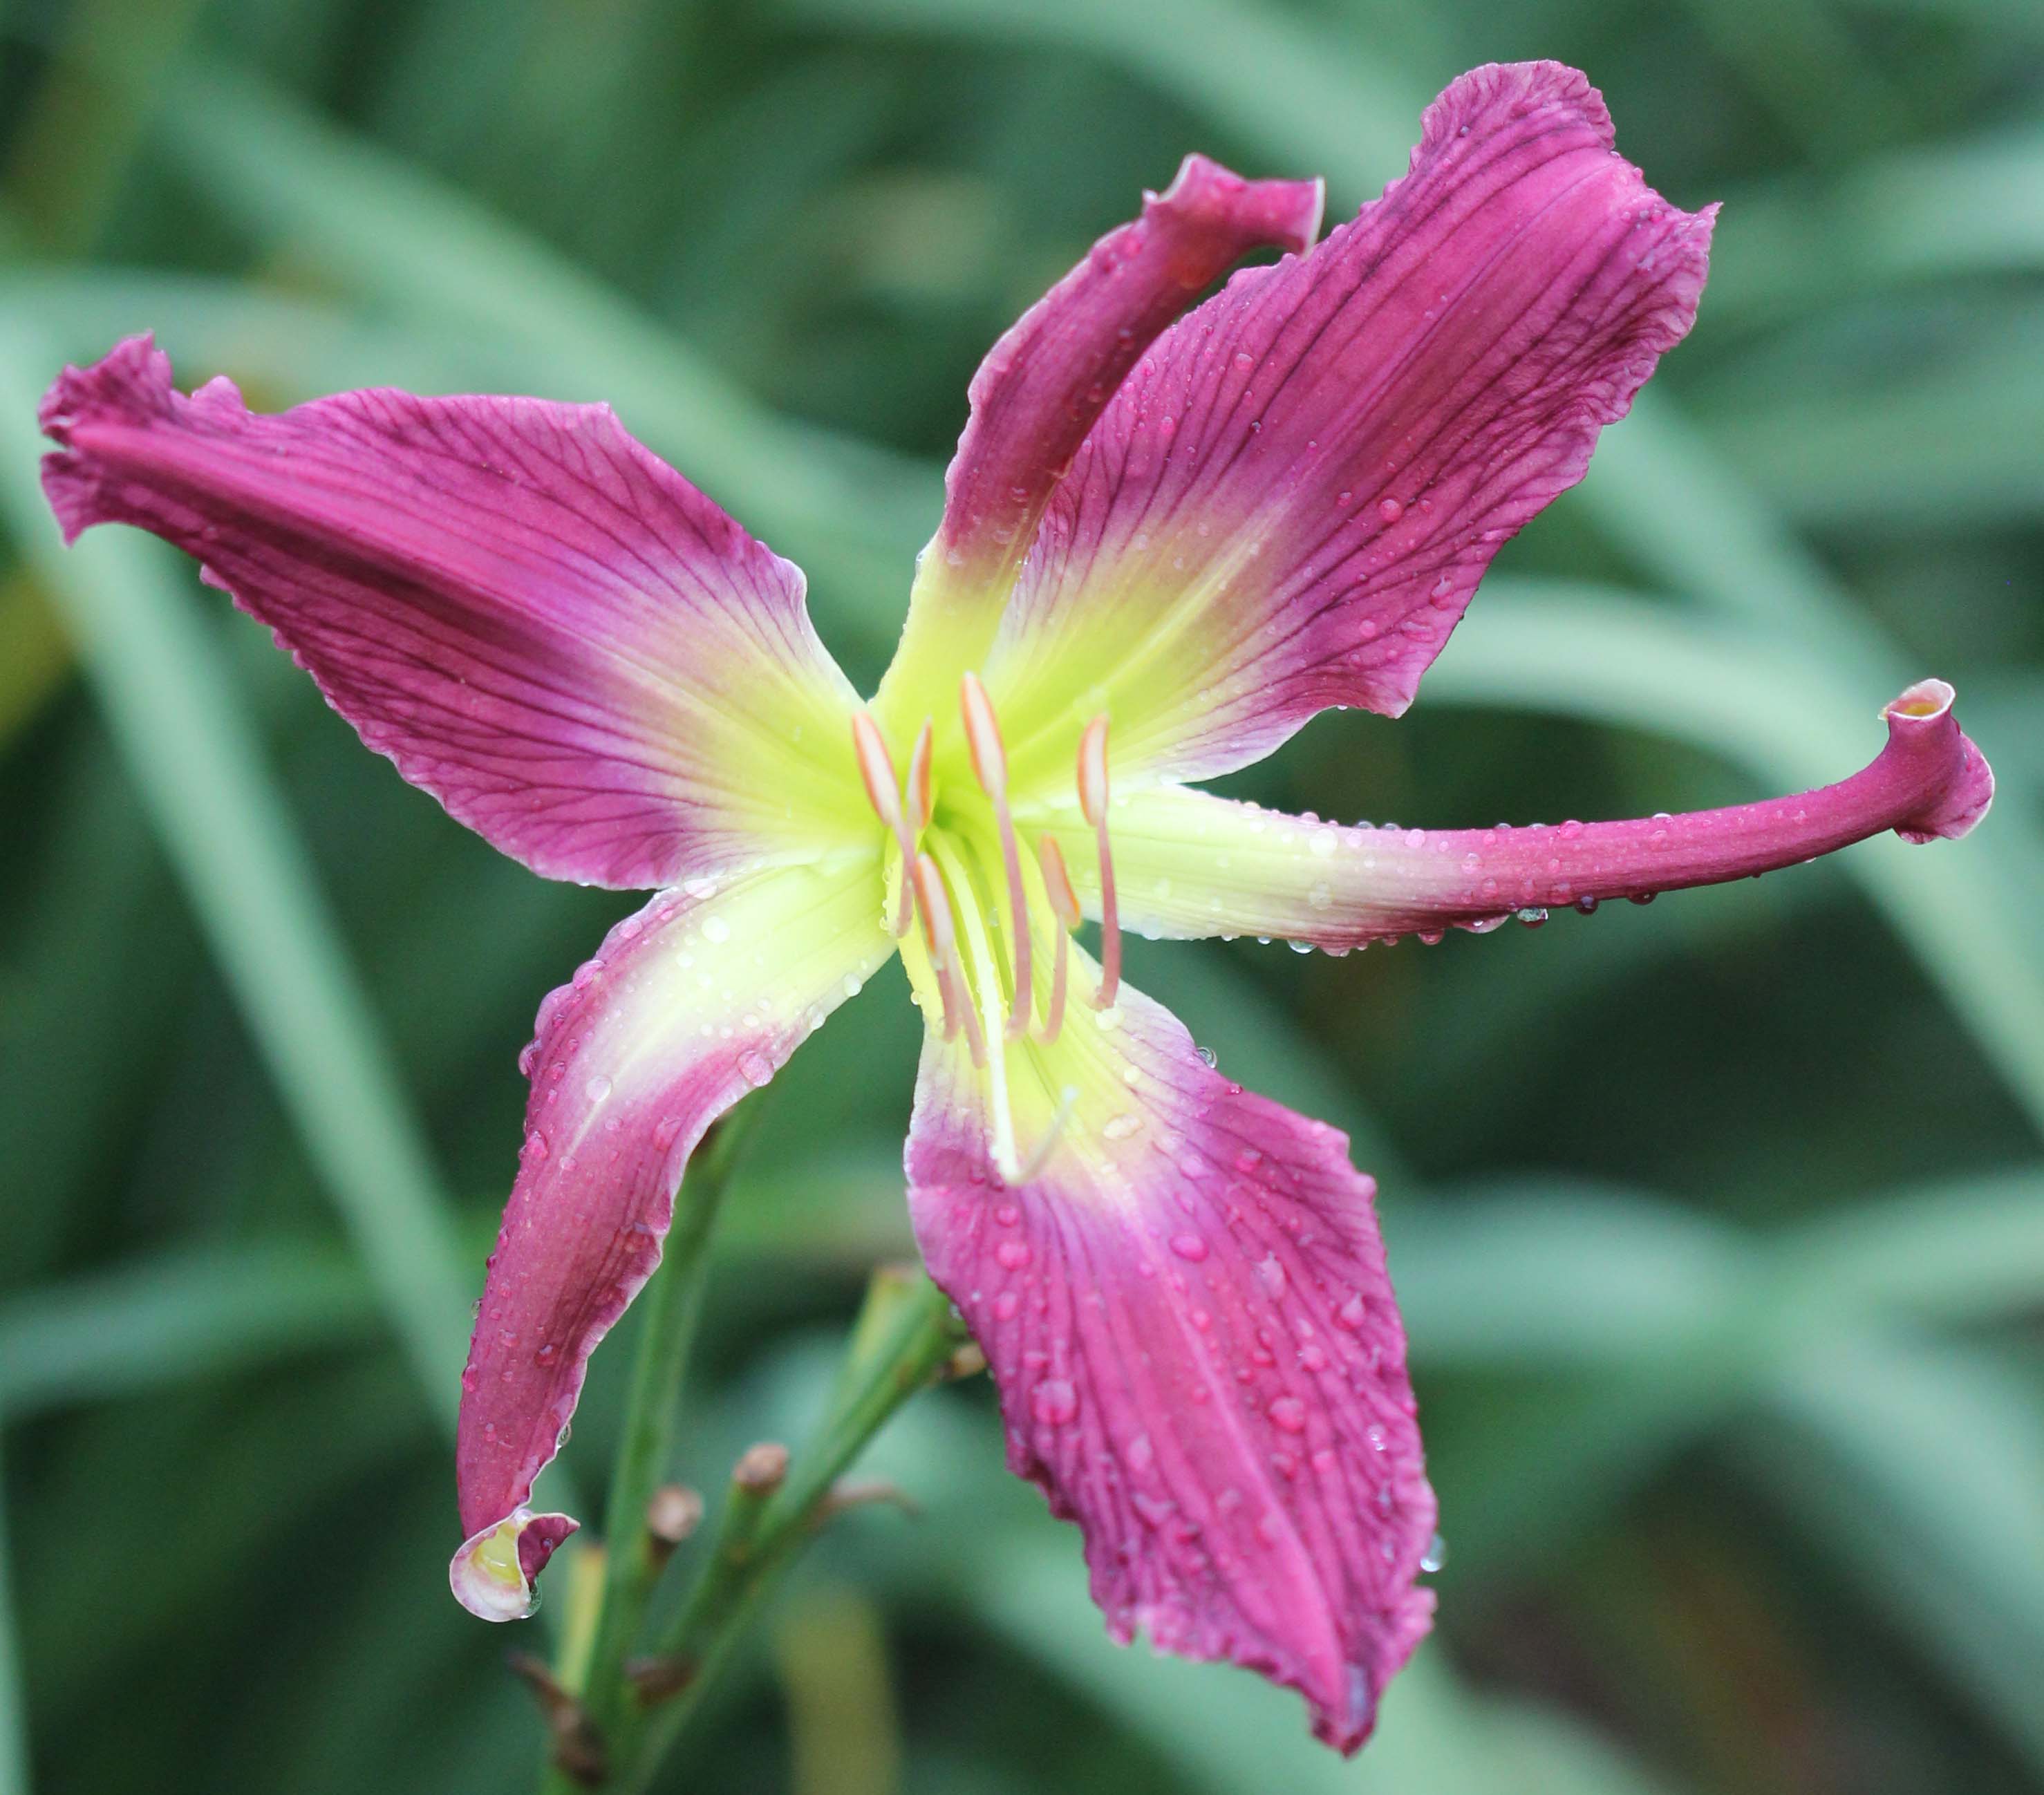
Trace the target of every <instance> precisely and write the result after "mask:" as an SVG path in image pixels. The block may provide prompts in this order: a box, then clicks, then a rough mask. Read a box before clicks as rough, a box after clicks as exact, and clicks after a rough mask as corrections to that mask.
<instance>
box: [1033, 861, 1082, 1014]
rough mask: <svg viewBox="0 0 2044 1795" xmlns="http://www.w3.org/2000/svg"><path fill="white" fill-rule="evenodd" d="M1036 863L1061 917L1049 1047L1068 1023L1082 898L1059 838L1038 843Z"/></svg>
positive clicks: (1053, 973) (1044, 886)
mask: <svg viewBox="0 0 2044 1795" xmlns="http://www.w3.org/2000/svg"><path fill="white" fill-rule="evenodd" d="M1036 864H1037V865H1038V866H1039V867H1041V868H1042V869H1043V889H1044V890H1046V891H1047V892H1048V893H1049V894H1050V898H1051V910H1052V912H1053V913H1055V915H1056V917H1057V919H1058V945H1057V958H1056V959H1055V960H1054V961H1053V962H1052V963H1051V1009H1050V1013H1049V1014H1048V1015H1047V1016H1046V1017H1044V1019H1043V1036H1042V1039H1043V1044H1044V1045H1045V1046H1046V1047H1048V1046H1049V1045H1050V1044H1051V1042H1053V1041H1055V1040H1056V1039H1057V1038H1058V1031H1059V1030H1060V1029H1062V1028H1063V1027H1064V1025H1065V984H1066V978H1067V977H1068V976H1069V971H1070V961H1071V957H1072V949H1071V932H1072V931H1073V930H1074V929H1075V928H1078V925H1079V900H1078V894H1077V893H1076V892H1074V890H1072V875H1071V874H1070V873H1068V872H1066V871H1065V855H1064V850H1063V849H1062V848H1059V847H1058V844H1057V840H1056V838H1055V837H1054V836H1044V837H1043V839H1042V840H1039V842H1038V843H1037V844H1036Z"/></svg>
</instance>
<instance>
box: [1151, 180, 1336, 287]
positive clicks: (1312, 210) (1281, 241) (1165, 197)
mask: <svg viewBox="0 0 2044 1795" xmlns="http://www.w3.org/2000/svg"><path fill="white" fill-rule="evenodd" d="M1152 208H1155V209H1169V210H1170V211H1172V212H1174V213H1179V214H1181V215H1182V216H1183V217H1185V218H1186V219H1188V220H1189V221H1197V222H1198V223H1201V224H1203V225H1210V226H1211V225H1220V224H1223V223H1227V222H1233V223H1234V224H1235V225H1236V226H1237V228H1242V227H1244V226H1247V227H1249V228H1251V229H1253V230H1254V233H1255V234H1256V235H1257V236H1258V237H1260V238H1261V239H1262V240H1263V241H1265V242H1266V243H1269V244H1272V245H1274V247H1276V248H1279V249H1285V250H1289V251H1291V252H1293V254H1294V255H1298V256H1303V255H1304V254H1305V252H1307V251H1308V250H1309V249H1311V248H1312V247H1313V244H1314V243H1315V241H1316V240H1317V239H1318V238H1319V236H1320V220H1321V217H1322V215H1323V214H1324V212H1325V211H1326V209H1327V183H1326V182H1324V181H1323V180H1321V179H1320V178H1319V177H1318V176H1317V175H1316V176H1315V177H1314V178H1313V179H1311V180H1304V181H1251V180H1246V179H1243V176H1241V175H1238V174H1236V173H1235V171H1234V170H1232V169H1231V168H1227V167H1223V166H1222V165H1221V164H1220V163H1218V162H1216V161H1214V160H1212V159H1211V158H1209V157H1207V156H1201V155H1199V154H1198V153H1197V152H1195V153H1193V155H1190V156H1187V157H1186V158H1185V160H1184V161H1183V162H1181V163H1179V164H1178V173H1177V175H1174V177H1173V178H1172V181H1171V184H1170V186H1168V187H1166V189H1165V190H1163V192H1162V193H1161V194H1157V195H1155V197H1154V198H1151V200H1150V201H1149V203H1148V206H1146V208H1145V209H1146V210H1148V209H1152ZM1207 278H1211V276H1210V274H1209V275H1208V276H1206V277H1204V278H1202V279H1201V280H1200V281H1199V282H1198V283H1196V284H1198V285H1201V286H1204V284H1205V280H1206V279H1207Z"/></svg>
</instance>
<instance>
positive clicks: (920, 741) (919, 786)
mask: <svg viewBox="0 0 2044 1795" xmlns="http://www.w3.org/2000/svg"><path fill="white" fill-rule="evenodd" d="M931 733H932V731H931V727H930V720H929V718H928V717H924V719H923V729H922V733H921V734H920V735H919V736H916V746H915V748H914V749H913V751H911V752H910V754H909V828H912V829H913V830H914V831H915V832H916V834H917V835H918V836H920V835H921V834H922V832H923V831H924V830H925V829H926V828H928V827H929V826H930V814H931V812H932V810H933V809H935V805H934V804H933V803H932V800H931V795H930V738H931Z"/></svg>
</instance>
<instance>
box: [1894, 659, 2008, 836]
mask: <svg viewBox="0 0 2044 1795" xmlns="http://www.w3.org/2000/svg"><path fill="white" fill-rule="evenodd" d="M1955 695H1956V694H1954V692H1953V690H1952V688H1951V686H1950V685H1949V684H1948V683H1947V682H1946V681H1944V680H1942V679H1919V680H1918V681H1917V682H1916V683H1915V685H1913V686H1911V687H1910V688H1909V689H1908V690H1907V691H1905V692H1904V693H1903V694H1901V696H1900V697H1899V698H1896V699H1895V700H1893V701H1892V702H1891V703H1889V704H1888V705H1887V706H1886V707H1885V709H1883V710H1882V712H1881V715H1882V717H1884V718H1885V720H1886V721H1887V724H1888V748H1889V751H1890V752H1891V753H1897V754H1901V755H1908V756H1909V757H1911V759H1918V758H1920V759H1922V760H1923V762H1924V763H1926V765H1927V767H1928V768H1929V769H1931V772H1930V786H1929V791H1928V794H1927V797H1926V799H1925V801H1924V804H1923V808H1922V809H1920V810H1919V811H1917V812H1916V813H1914V814H1913V815H1911V816H1910V817H1908V818H1906V819H1905V820H1904V821H1902V822H1900V823H1898V824H1896V828H1895V832H1896V834H1897V835H1899V836H1901V837H1902V839H1903V840H1904V841H1911V842H1916V843H1919V844H1921V843H1923V842H1929V841H1956V840H1958V838H1959V837H1960V836H1962V835H1965V834H1966V833H1968V832H1969V831H1970V830H1971V829H1972V828H1973V826H1974V824H1977V823H1978V822H1979V821H1980V820H1981V817H1984V816H1985V815H1986V814H1987V813H1988V806H1989V805H1991V804H1992V803H1993V801H1994V771H1993V769H1992V767H1989V766H1988V763H1987V761H1986V759H1985V757H1984V756H1983V755H1981V751H1980V750H1979V749H1978V748H1975V747H1974V746H1973V742H1972V740H1971V739H1970V738H1969V737H1968V736H1966V735H1965V733H1964V732H1962V731H1961V729H1960V728H1959V725H1958V719H1957V718H1956V717H1954V716H1953V715H1952V702H1953V699H1954V696H1955Z"/></svg>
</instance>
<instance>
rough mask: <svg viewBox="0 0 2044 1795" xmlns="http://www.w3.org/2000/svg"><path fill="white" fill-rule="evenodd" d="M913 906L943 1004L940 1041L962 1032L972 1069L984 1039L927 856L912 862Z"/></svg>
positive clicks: (945, 902) (981, 1056)
mask: <svg viewBox="0 0 2044 1795" xmlns="http://www.w3.org/2000/svg"><path fill="white" fill-rule="evenodd" d="M915 879H916V908H917V909H919V910H920V911H921V912H922V913H923V940H924V945H925V946H927V947H928V948H929V950H930V964H931V966H932V967H933V968H934V969H935V971H936V975H937V989H938V990H939V993H940V994H942V996H943V1003H944V1039H945V1040H947V1041H955V1040H957V1039H958V1035H959V1029H960V1028H963V1029H964V1030H965V1037H966V1045H967V1046H968V1047H970V1048H971V1049H972V1063H973V1064H974V1065H975V1066H984V1065H985V1063H986V1037H985V1036H984V1035H983V1034H982V1033H981V1032H980V1027H979V1017H978V1013H976V1012H975V1011H974V1009H973V1007H972V994H971V992H970V990H967V989H966V982H965V978H964V974H963V969H962V967H960V965H959V953H958V936H957V934H956V933H955V931H954V930H953V929H952V927H951V900H950V899H949V898H947V897H946V896H945V895H944V882H943V877H942V875H941V874H939V872H938V871H937V863H936V861H934V860H932V859H931V858H930V857H929V855H927V854H918V855H916V859H915Z"/></svg>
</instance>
